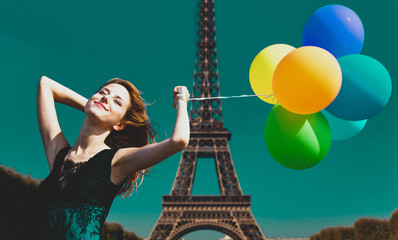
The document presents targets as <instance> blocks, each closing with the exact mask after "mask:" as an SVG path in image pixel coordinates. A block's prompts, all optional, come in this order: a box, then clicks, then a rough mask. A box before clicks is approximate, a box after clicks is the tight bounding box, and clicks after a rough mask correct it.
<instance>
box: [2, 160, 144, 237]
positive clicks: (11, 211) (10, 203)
mask: <svg viewBox="0 0 398 240" xmlns="http://www.w3.org/2000/svg"><path fill="white" fill-rule="evenodd" d="M39 183H40V181H39V180H38V179H36V178H32V177H31V176H25V175H23V174H21V173H17V172H15V171H14V169H12V168H8V167H4V166H2V165H0V239H7V240H19V239H36V238H37V236H38V234H39V232H38V229H40V226H39V224H40V222H39V221H37V219H38V216H39V215H40V212H39V211H40V210H39V208H38V206H39V200H38V199H39V195H38V187H39ZM102 235H103V238H104V240H143V238H141V237H139V236H137V235H136V234H135V233H134V232H129V231H126V230H125V229H123V227H122V225H120V224H119V223H108V222H105V224H104V227H103V231H102Z"/></svg>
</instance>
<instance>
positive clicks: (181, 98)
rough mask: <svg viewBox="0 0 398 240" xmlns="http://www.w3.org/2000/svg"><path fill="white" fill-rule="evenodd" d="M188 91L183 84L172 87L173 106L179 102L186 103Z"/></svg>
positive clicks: (175, 106)
mask: <svg viewBox="0 0 398 240" xmlns="http://www.w3.org/2000/svg"><path fill="white" fill-rule="evenodd" d="M189 97H190V94H189V91H188V89H187V87H185V86H177V87H175V88H174V91H173V99H174V101H173V107H174V108H177V106H178V104H179V103H180V102H184V103H188V101H189Z"/></svg>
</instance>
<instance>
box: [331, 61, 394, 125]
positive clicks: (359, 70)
mask: <svg viewBox="0 0 398 240" xmlns="http://www.w3.org/2000/svg"><path fill="white" fill-rule="evenodd" d="M337 61H338V62H339V64H340V68H341V72H342V74H343V81H342V84H341V89H340V92H339V94H338V95H337V97H336V98H335V99H334V100H333V102H332V103H331V104H330V105H329V106H328V107H327V108H326V110H327V111H328V112H329V113H331V114H332V115H334V116H336V117H338V118H341V119H344V120H349V121H358V120H364V119H369V118H371V117H373V116H374V115H376V114H377V113H379V112H380V111H381V110H382V109H383V108H384V106H385V105H386V104H387V102H388V100H389V99H390V96H391V91H392V83H391V77H390V74H389V73H388V71H387V69H386V68H385V67H384V66H383V64H381V63H380V62H378V61H377V60H376V59H374V58H371V57H368V56H365V55H360V54H353V55H347V56H344V57H341V58H339V59H337Z"/></svg>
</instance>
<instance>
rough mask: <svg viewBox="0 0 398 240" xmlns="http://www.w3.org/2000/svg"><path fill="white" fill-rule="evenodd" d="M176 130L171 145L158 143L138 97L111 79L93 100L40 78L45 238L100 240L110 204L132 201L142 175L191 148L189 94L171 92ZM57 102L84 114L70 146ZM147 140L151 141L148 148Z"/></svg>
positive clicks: (131, 87)
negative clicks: (45, 174) (45, 163)
mask: <svg viewBox="0 0 398 240" xmlns="http://www.w3.org/2000/svg"><path fill="white" fill-rule="evenodd" d="M173 94H174V96H173V98H174V101H173V106H174V107H175V108H176V109H177V117H176V123H175V127H174V130H173V133H172V135H171V137H170V138H169V139H166V140H164V141H162V142H159V143H154V142H155V141H154V138H155V137H156V136H155V134H154V132H153V129H152V127H151V125H150V123H149V121H148V117H147V115H146V112H145V105H144V102H143V101H142V99H141V97H140V94H139V91H138V90H137V89H136V88H135V87H134V85H133V84H131V83H130V82H128V81H125V80H121V79H111V80H110V81H108V82H107V83H106V84H105V85H104V86H102V87H101V88H100V89H99V91H98V92H96V93H95V94H94V95H93V96H92V97H91V98H90V99H89V100H87V99H85V98H84V97H82V96H80V95H79V94H77V93H76V92H74V91H72V90H70V89H68V88H66V87H64V86H62V85H61V84H59V83H57V82H55V81H53V80H51V79H49V78H47V77H42V78H41V80H40V83H39V86H38V93H37V115H38V122H39V128H40V133H41V136H42V140H43V145H44V150H45V153H46V157H47V161H48V165H49V169H50V174H49V176H48V177H47V178H46V179H45V180H44V181H43V182H42V183H41V185H40V189H39V191H40V196H41V199H40V201H41V203H42V207H43V212H44V213H45V214H44V217H43V221H44V224H43V226H44V228H45V229H44V230H43V236H42V237H41V239H51V240H54V239H102V226H103V223H104V221H105V218H106V216H107V215H108V211H109V208H110V206H111V204H112V201H113V199H114V198H115V197H116V196H117V195H124V196H127V195H128V194H129V193H130V192H131V191H132V189H133V188H134V186H136V184H134V183H135V182H136V180H137V179H138V178H139V176H140V175H141V176H142V175H143V174H144V173H145V171H146V170H147V169H148V168H150V167H151V166H153V165H156V164H158V163H160V162H161V161H163V160H165V159H166V158H168V157H170V156H171V155H173V154H175V153H177V152H179V151H181V150H183V149H184V148H185V147H186V146H187V145H188V142H189V134H190V130H189V118H188V113H187V102H188V101H189V92H188V90H187V88H186V87H183V86H178V87H175V88H174V93H173ZM54 102H59V103H62V104H65V105H68V106H71V107H74V108H76V109H79V110H81V111H83V112H84V113H85V114H86V118H85V120H84V122H83V126H82V128H81V130H80V134H79V136H78V138H77V141H76V142H75V144H74V145H73V146H72V147H70V145H69V143H68V142H67V140H66V139H65V137H64V135H63V133H62V131H61V128H60V126H59V123H58V119H57V115H56V111H55V106H54ZM148 138H150V139H151V140H152V144H149V141H148Z"/></svg>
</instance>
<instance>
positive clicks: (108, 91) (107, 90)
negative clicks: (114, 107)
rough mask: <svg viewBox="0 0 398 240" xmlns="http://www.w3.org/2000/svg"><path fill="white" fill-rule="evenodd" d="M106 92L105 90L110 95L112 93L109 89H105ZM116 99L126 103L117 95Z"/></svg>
mask: <svg viewBox="0 0 398 240" xmlns="http://www.w3.org/2000/svg"><path fill="white" fill-rule="evenodd" d="M104 90H105V91H106V92H107V93H108V94H110V93H111V90H109V89H108V88H107V87H104ZM115 98H118V99H120V100H122V101H124V100H123V98H121V97H120V96H119V95H115Z"/></svg>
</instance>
